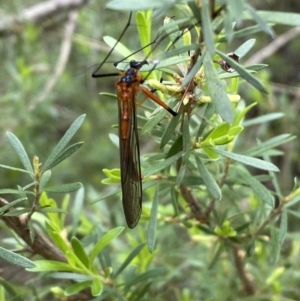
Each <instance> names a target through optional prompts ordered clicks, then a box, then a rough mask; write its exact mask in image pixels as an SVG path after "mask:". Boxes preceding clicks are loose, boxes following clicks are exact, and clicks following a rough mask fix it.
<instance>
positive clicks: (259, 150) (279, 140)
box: [245, 134, 295, 156]
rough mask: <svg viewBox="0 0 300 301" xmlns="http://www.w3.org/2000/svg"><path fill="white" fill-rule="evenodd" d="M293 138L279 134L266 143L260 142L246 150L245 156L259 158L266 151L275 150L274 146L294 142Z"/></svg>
mask: <svg viewBox="0 0 300 301" xmlns="http://www.w3.org/2000/svg"><path fill="white" fill-rule="evenodd" d="M294 139H295V136H291V135H290V134H281V135H278V136H276V137H273V138H271V139H269V140H268V141H265V142H261V143H259V144H258V145H257V146H254V147H252V148H250V149H248V150H247V151H246V152H245V154H246V155H249V156H259V155H263V154H264V153H265V152H266V151H267V150H269V149H272V148H275V147H276V146H279V145H283V144H286V143H288V142H289V141H291V140H294Z"/></svg>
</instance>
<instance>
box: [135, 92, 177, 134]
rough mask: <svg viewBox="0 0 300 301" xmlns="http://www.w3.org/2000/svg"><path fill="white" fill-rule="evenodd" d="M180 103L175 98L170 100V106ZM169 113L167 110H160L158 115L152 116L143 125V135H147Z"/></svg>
mask: <svg viewBox="0 0 300 301" xmlns="http://www.w3.org/2000/svg"><path fill="white" fill-rule="evenodd" d="M176 103H178V100H174V98H173V100H172V101H171V102H169V106H170V107H171V108H173V107H174V105H175V104H176ZM167 114H168V112H167V111H166V110H160V111H159V112H158V113H157V114H156V115H154V116H153V117H151V118H150V119H149V120H148V121H147V122H146V123H145V124H144V126H143V127H142V130H141V135H145V134H146V133H148V132H150V131H151V130H152V129H153V128H154V127H155V126H156V125H157V124H158V123H159V122H160V121H162V120H163V119H164V118H165V116H166V115H167Z"/></svg>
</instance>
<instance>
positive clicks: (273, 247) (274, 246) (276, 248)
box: [268, 225, 280, 266]
mask: <svg viewBox="0 0 300 301" xmlns="http://www.w3.org/2000/svg"><path fill="white" fill-rule="evenodd" d="M279 255H280V242H279V237H278V231H277V228H276V227H275V226H274V225H273V226H271V241H270V254H269V258H268V259H269V263H270V265H272V266H273V265H274V264H276V262H277V261H278V258H279Z"/></svg>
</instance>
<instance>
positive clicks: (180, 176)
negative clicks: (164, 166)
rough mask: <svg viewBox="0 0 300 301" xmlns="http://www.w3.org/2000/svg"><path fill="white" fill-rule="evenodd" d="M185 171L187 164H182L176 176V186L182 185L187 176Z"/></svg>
mask: <svg viewBox="0 0 300 301" xmlns="http://www.w3.org/2000/svg"><path fill="white" fill-rule="evenodd" d="M185 171H186V164H184V163H183V164H181V166H180V168H179V171H178V173H177V177H176V186H177V187H179V186H180V185H181V182H182V180H183V178H184V176H185Z"/></svg>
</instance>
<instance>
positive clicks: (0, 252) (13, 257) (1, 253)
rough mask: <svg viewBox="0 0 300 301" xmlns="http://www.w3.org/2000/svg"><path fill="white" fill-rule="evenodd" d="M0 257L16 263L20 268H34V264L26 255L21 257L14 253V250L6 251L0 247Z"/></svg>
mask: <svg viewBox="0 0 300 301" xmlns="http://www.w3.org/2000/svg"><path fill="white" fill-rule="evenodd" d="M0 257H1V258H2V259H4V260H5V261H7V262H9V263H11V264H14V265H18V266H20V267H22V268H34V267H35V264H34V263H33V262H32V261H31V260H29V259H27V258H26V257H23V256H21V255H19V254H16V253H14V252H11V251H8V250H6V249H4V248H2V247H0Z"/></svg>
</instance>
